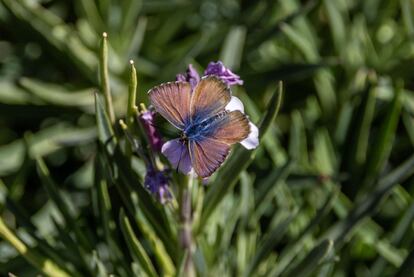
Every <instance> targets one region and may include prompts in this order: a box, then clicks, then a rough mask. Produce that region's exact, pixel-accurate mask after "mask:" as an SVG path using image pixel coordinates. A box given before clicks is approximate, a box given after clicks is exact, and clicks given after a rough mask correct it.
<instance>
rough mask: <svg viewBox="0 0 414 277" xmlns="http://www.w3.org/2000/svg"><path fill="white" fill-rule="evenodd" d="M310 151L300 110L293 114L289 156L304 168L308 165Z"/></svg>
mask: <svg viewBox="0 0 414 277" xmlns="http://www.w3.org/2000/svg"><path fill="white" fill-rule="evenodd" d="M307 154H308V149H307V143H306V132H305V126H304V123H303V119H302V115H301V114H300V112H299V111H298V110H295V111H293V112H292V125H290V141H289V156H290V158H291V159H293V160H294V161H296V162H297V163H300V164H302V165H304V166H306V165H308V163H309V157H308V155H307Z"/></svg>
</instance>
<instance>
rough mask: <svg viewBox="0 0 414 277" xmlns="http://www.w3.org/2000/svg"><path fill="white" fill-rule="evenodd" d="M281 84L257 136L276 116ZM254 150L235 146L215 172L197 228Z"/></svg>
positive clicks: (281, 91) (212, 209)
mask: <svg viewBox="0 0 414 277" xmlns="http://www.w3.org/2000/svg"><path fill="white" fill-rule="evenodd" d="M282 95H283V84H282V82H279V85H278V87H277V90H276V91H275V92H274V94H273V96H272V99H271V100H270V101H269V106H268V109H267V112H266V113H265V115H264V116H263V118H262V120H261V121H260V123H259V138H262V137H263V136H264V135H265V133H266V131H267V130H268V128H269V126H270V125H271V124H272V122H273V121H274V119H275V118H276V115H277V113H278V112H279V108H280V105H281V102H282ZM253 157H254V151H248V150H246V149H243V148H241V146H240V145H239V146H237V147H236V148H235V149H234V152H233V154H232V156H230V157H229V159H228V161H227V162H226V164H225V165H224V166H223V168H222V169H221V170H220V171H219V172H218V173H217V176H216V178H215V182H214V184H212V185H211V187H210V189H209V190H208V192H207V195H206V197H205V200H204V204H203V206H204V208H203V211H204V212H203V215H202V218H201V221H200V225H199V226H197V227H198V229H197V230H200V228H202V227H203V225H204V224H205V223H206V221H207V220H208V218H209V216H210V215H211V213H212V212H213V211H214V209H215V207H217V205H218V204H219V203H220V201H221V200H222V199H223V197H224V196H225V195H226V193H227V192H228V191H230V190H231V189H232V188H233V186H234V185H235V184H236V182H237V177H238V176H239V174H240V172H242V171H243V170H244V169H245V168H246V167H247V166H248V165H249V164H250V162H251V161H252V160H253Z"/></svg>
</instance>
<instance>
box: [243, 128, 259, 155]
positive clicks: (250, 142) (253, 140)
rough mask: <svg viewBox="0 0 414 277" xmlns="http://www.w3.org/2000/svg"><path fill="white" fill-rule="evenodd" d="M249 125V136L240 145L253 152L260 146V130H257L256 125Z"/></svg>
mask: <svg viewBox="0 0 414 277" xmlns="http://www.w3.org/2000/svg"><path fill="white" fill-rule="evenodd" d="M249 125H250V133H249V136H248V137H247V138H245V139H244V140H242V141H241V142H240V144H241V145H243V146H244V148H246V149H248V150H251V149H254V148H256V147H257V146H258V145H259V129H258V128H257V126H256V125H254V124H253V123H251V122H249Z"/></svg>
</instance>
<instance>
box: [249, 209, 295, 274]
mask: <svg viewBox="0 0 414 277" xmlns="http://www.w3.org/2000/svg"><path fill="white" fill-rule="evenodd" d="M294 217H295V214H291V215H289V216H288V217H287V218H286V219H284V220H282V221H281V222H280V223H279V224H277V225H276V226H275V227H274V228H273V229H271V230H269V231H268V232H267V233H266V234H265V235H264V237H263V240H262V241H261V242H260V243H259V246H258V247H257V251H256V254H255V255H254V257H253V258H252V260H251V262H250V263H249V265H248V266H247V270H246V271H245V273H244V275H243V276H251V275H252V274H253V273H254V272H255V271H256V269H257V267H258V266H259V265H260V263H261V262H262V261H263V260H264V259H265V258H266V257H267V256H268V255H269V254H270V253H271V252H272V250H273V248H274V247H275V246H276V244H277V243H278V242H279V241H280V240H281V239H282V237H283V235H284V234H285V232H286V231H287V228H288V226H289V224H290V223H291V222H292V220H293V218H294Z"/></svg>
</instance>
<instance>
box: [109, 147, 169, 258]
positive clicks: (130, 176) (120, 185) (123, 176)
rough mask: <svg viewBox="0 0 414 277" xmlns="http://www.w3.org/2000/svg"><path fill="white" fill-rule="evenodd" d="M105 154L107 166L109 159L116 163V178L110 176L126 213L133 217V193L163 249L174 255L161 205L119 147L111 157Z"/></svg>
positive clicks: (165, 216)
mask: <svg viewBox="0 0 414 277" xmlns="http://www.w3.org/2000/svg"><path fill="white" fill-rule="evenodd" d="M104 154H105V159H106V163H107V164H108V166H109V165H110V164H111V163H110V161H111V159H114V160H115V161H116V170H117V176H113V175H114V174H111V175H112V176H111V179H113V178H114V177H116V178H115V179H113V180H112V182H114V183H115V184H116V188H117V189H118V192H119V193H120V195H121V197H122V198H123V201H124V204H125V205H126V207H127V210H126V211H127V212H128V213H129V214H130V215H135V212H136V211H135V208H134V207H133V206H132V204H131V203H133V201H132V199H131V196H132V195H133V194H134V193H135V194H136V196H137V201H138V206H139V208H140V210H141V212H142V214H143V215H144V216H145V218H146V219H147V220H148V221H149V222H150V223H151V226H152V227H153V228H154V230H155V231H156V233H157V235H158V236H159V237H160V239H161V240H162V242H163V243H164V244H165V247H166V248H167V249H168V252H169V253H170V254H172V253H175V249H176V245H177V243H176V239H175V238H174V236H173V235H172V234H173V232H172V230H171V228H172V227H171V226H170V225H169V224H168V221H167V215H166V213H165V211H164V209H163V207H162V205H161V204H159V203H156V200H155V199H154V198H153V197H152V195H151V194H150V193H149V192H148V191H147V190H146V189H145V188H144V185H143V184H142V183H140V178H139V177H138V176H137V174H136V173H135V172H134V171H133V170H131V166H130V163H129V162H128V160H127V159H126V158H125V156H124V155H123V154H122V152H121V149H120V148H119V146H117V147H116V149H115V152H114V155H113V156H112V157H110V156H108V153H104Z"/></svg>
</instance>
